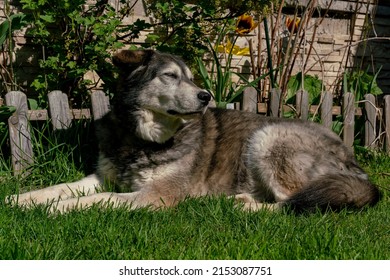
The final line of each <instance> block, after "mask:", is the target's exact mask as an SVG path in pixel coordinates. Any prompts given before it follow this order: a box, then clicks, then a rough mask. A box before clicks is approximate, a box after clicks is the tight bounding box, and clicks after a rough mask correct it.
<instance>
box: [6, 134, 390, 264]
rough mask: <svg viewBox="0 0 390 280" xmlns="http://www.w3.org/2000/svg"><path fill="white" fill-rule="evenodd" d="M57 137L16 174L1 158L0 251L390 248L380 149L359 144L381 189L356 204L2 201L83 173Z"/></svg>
mask: <svg viewBox="0 0 390 280" xmlns="http://www.w3.org/2000/svg"><path fill="white" fill-rule="evenodd" d="M75 135H76V134H75ZM42 142H43V141H42ZM46 142H47V141H46ZM52 144H53V143H52ZM45 145H46V144H45ZM54 145H55V147H56V148H55V149H45V152H44V153H41V154H40V156H39V157H38V158H39V160H37V165H36V166H35V167H34V168H32V169H31V173H30V175H29V176H27V177H25V178H15V177H13V176H12V175H11V172H10V169H9V164H8V162H6V161H4V160H3V161H1V160H0V166H1V169H0V172H1V173H0V176H1V177H0V259H143V260H149V259H186V260H188V259H191V260H194V259H224V260H228V259H275V260H280V259H287V260H291V259H293V260H295V259H389V258H390V203H389V190H388V188H389V186H390V157H389V156H386V155H384V154H376V153H372V152H367V151H365V150H364V149H363V150H360V151H359V152H358V154H357V158H358V160H359V162H360V163H361V164H362V165H363V167H364V168H365V169H366V170H367V172H368V173H369V175H370V177H371V178H372V180H373V181H374V182H375V183H376V184H378V185H379V186H380V188H381V191H382V192H383V194H384V195H383V199H382V200H381V202H380V203H379V204H378V205H376V206H375V207H373V208H369V209H365V210H363V211H360V212H348V211H342V212H341V213H330V212H329V213H325V214H321V213H314V214H310V215H309V214H306V215H298V216H296V215H292V214H288V213H285V212H275V213H272V212H268V211H259V212H255V213H247V212H243V211H241V210H240V209H239V208H238V207H236V206H235V205H234V202H233V201H232V200H231V199H228V198H226V197H205V198H200V199H188V200H186V201H184V202H182V203H180V204H179V205H178V206H177V207H175V208H173V209H166V210H160V211H148V210H146V209H140V210H132V211H127V210H126V209H104V210H103V209H100V208H98V207H93V208H91V209H88V210H83V211H72V212H70V213H68V214H66V215H57V216H54V215H48V214H47V207H45V206H39V207H36V208H34V209H31V210H23V209H20V208H18V207H12V206H10V205H6V204H5V203H4V198H5V196H6V195H9V194H12V193H14V192H16V191H17V190H19V189H22V190H25V189H26V186H38V185H43V186H44V185H50V184H54V183H58V182H59V181H69V180H77V179H79V178H80V177H81V176H83V172H82V170H83V168H82V165H80V164H79V163H80V162H82V160H81V159H82V157H81V156H80V157H78V156H75V155H77V153H75V151H74V148H73V147H75V145H74V143H72V141H70V142H69V143H68V144H66V145H64V144H60V145H57V144H55V143H54ZM76 146H77V145H76ZM73 162H76V163H75V164H74V163H73Z"/></svg>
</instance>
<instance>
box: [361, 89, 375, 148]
mask: <svg viewBox="0 0 390 280" xmlns="http://www.w3.org/2000/svg"><path fill="white" fill-rule="evenodd" d="M364 99H365V103H364V108H365V111H366V121H365V123H364V146H366V147H371V148H374V147H375V146H376V143H375V139H376V106H375V96H374V95H372V94H366V95H364Z"/></svg>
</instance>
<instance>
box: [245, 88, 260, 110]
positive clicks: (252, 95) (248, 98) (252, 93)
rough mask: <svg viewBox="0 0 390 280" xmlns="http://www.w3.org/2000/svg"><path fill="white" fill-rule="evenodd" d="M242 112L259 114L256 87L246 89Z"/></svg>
mask: <svg viewBox="0 0 390 280" xmlns="http://www.w3.org/2000/svg"><path fill="white" fill-rule="evenodd" d="M242 110H243V111H247V112H253V113H256V112H257V90H256V89H255V88H254V87H247V88H246V89H244V92H243V96H242Z"/></svg>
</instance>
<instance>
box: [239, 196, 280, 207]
mask: <svg viewBox="0 0 390 280" xmlns="http://www.w3.org/2000/svg"><path fill="white" fill-rule="evenodd" d="M233 198H234V199H235V201H236V202H237V203H239V204H243V208H242V209H243V210H246V211H258V210H262V209H265V210H270V211H275V210H278V209H281V208H282V203H281V202H277V203H262V202H258V201H257V200H256V199H255V198H254V197H253V196H252V195H251V194H249V193H240V194H237V195H234V196H233Z"/></svg>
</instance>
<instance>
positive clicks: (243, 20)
mask: <svg viewBox="0 0 390 280" xmlns="http://www.w3.org/2000/svg"><path fill="white" fill-rule="evenodd" d="M257 25H258V23H257V22H255V21H254V20H253V17H252V16H250V15H242V16H240V17H239V18H238V19H237V23H236V32H237V33H238V34H240V35H243V34H248V33H249V32H251V31H252V30H253V29H255V28H256V27H257Z"/></svg>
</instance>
